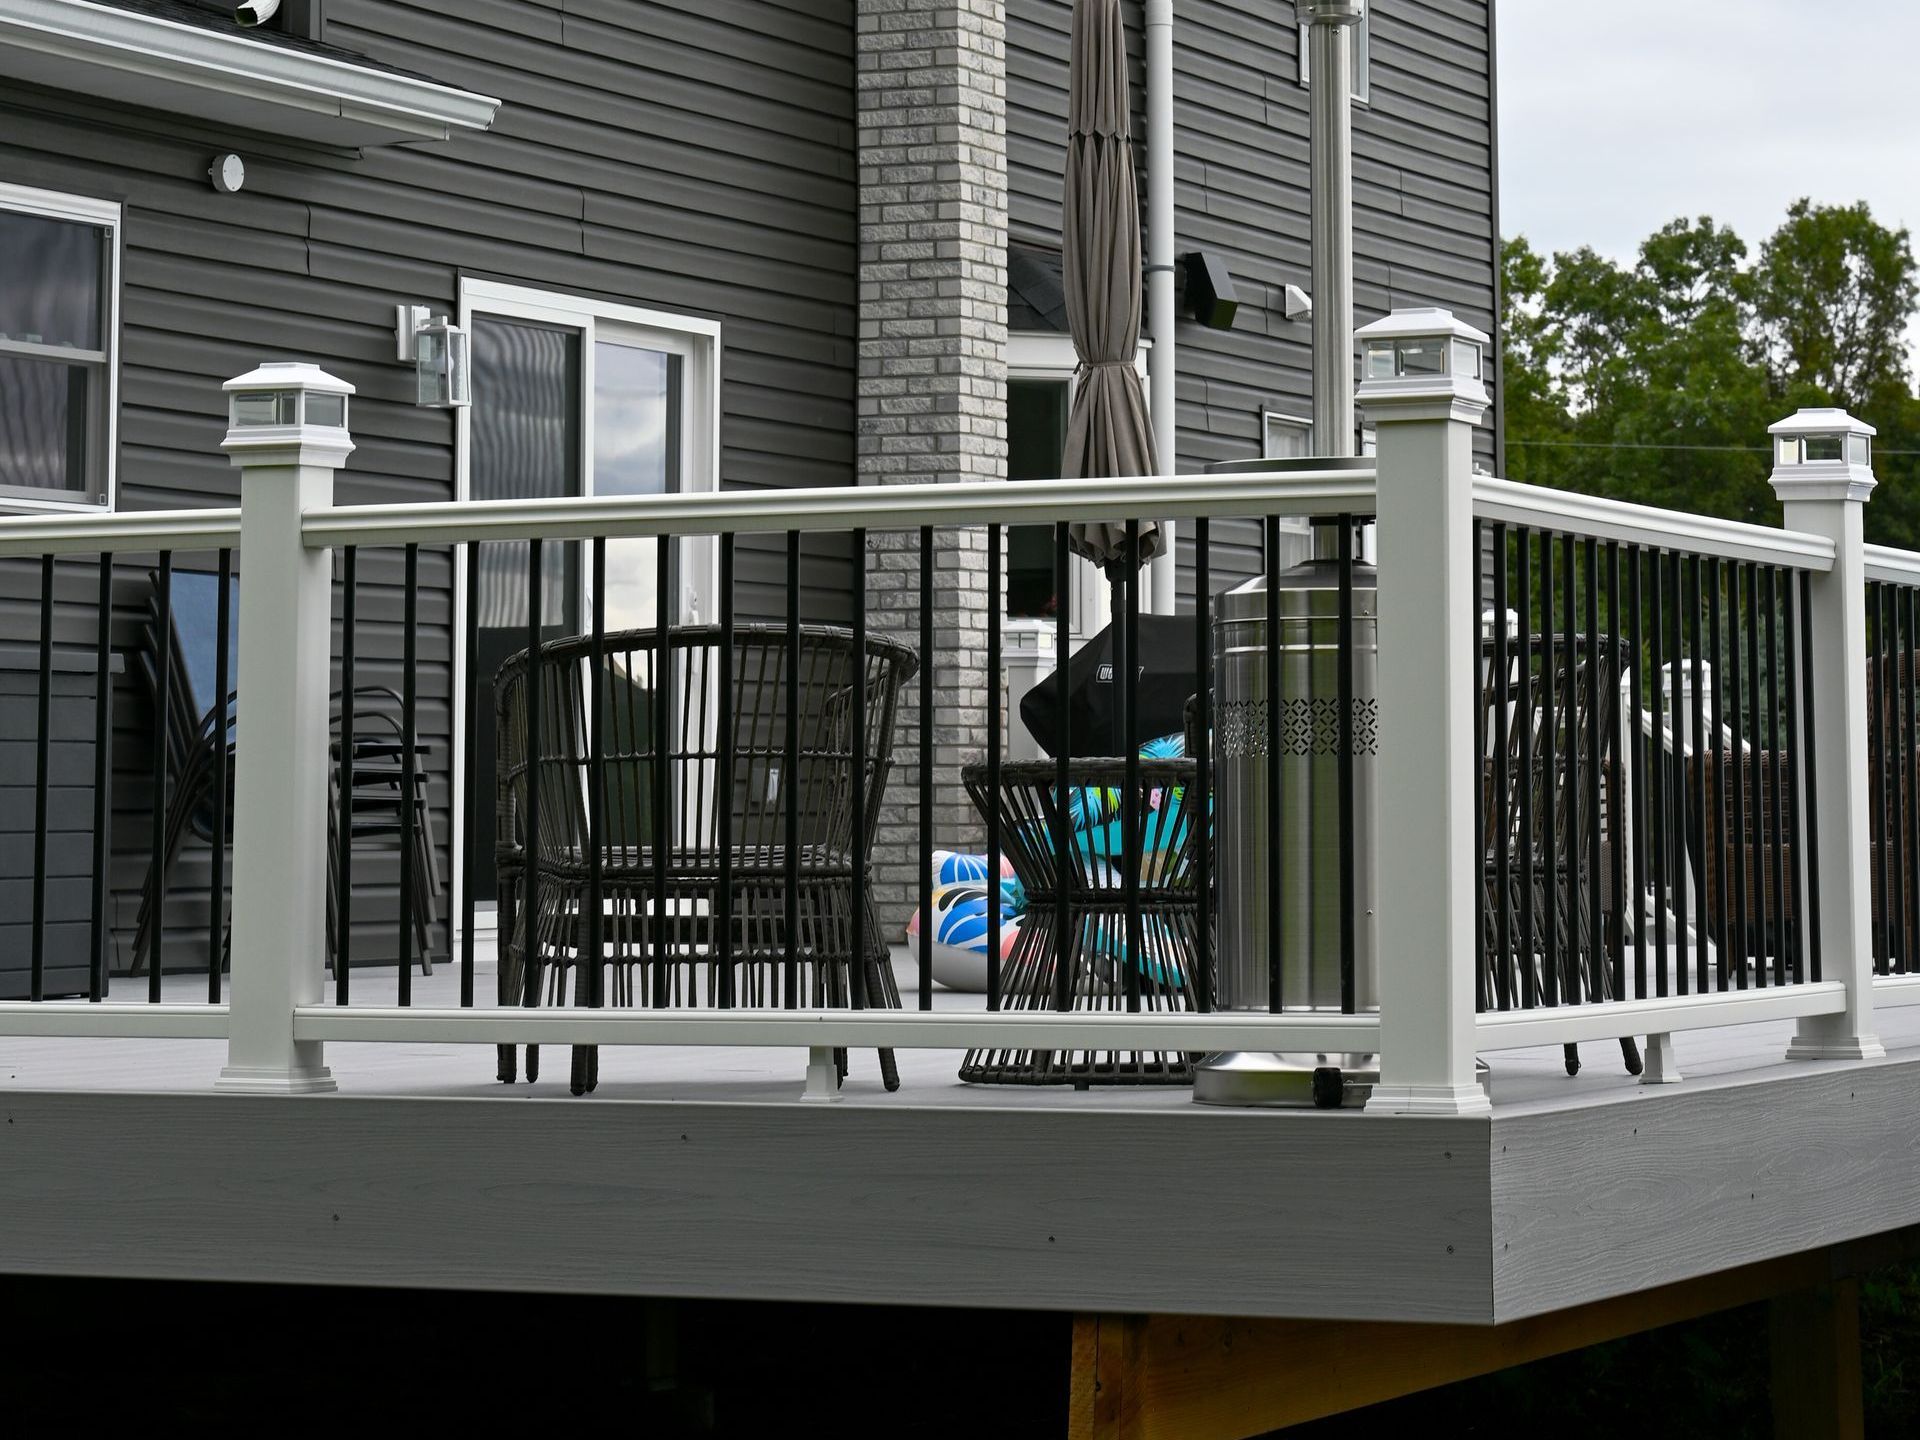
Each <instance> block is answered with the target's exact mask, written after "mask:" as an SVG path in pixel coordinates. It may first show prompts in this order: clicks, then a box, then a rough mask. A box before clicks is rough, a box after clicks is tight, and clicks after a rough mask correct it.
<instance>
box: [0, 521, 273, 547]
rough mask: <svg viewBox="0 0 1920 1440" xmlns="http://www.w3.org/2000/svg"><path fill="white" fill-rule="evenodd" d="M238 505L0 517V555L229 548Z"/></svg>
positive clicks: (236, 529) (236, 532) (236, 539)
mask: <svg viewBox="0 0 1920 1440" xmlns="http://www.w3.org/2000/svg"><path fill="white" fill-rule="evenodd" d="M239 544H240V512H239V511H238V510H141V511H133V512H124V511H123V512H121V513H119V514H111V515H85V514H82V515H12V516H7V517H5V518H0V557H4V556H19V555H29V556H39V555H104V554H118V553H121V552H123V551H128V550H231V549H237V548H238V547H239Z"/></svg>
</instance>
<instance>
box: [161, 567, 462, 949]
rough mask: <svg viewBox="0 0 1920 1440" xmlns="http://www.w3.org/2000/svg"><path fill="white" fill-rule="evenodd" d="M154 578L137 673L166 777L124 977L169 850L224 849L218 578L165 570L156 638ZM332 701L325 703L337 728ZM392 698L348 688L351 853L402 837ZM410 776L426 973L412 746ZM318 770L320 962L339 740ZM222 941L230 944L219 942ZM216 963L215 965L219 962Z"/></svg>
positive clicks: (231, 657)
mask: <svg viewBox="0 0 1920 1440" xmlns="http://www.w3.org/2000/svg"><path fill="white" fill-rule="evenodd" d="M158 583H159V582H158V579H157V577H156V578H155V580H154V588H153V589H152V590H151V592H150V594H149V599H148V604H147V613H146V617H145V621H146V623H145V625H144V626H143V627H142V632H141V638H142V641H143V645H142V647H141V651H140V654H139V669H140V672H141V673H142V674H143V675H144V676H145V677H146V681H147V687H148V693H149V694H150V695H152V696H153V699H154V703H155V704H156V705H164V706H165V707H166V711H167V723H166V739H167V778H168V785H169V795H168V803H167V813H166V819H165V822H164V829H163V834H164V841H163V845H162V849H161V853H160V855H159V856H158V857H157V858H156V859H155V860H153V861H151V862H150V863H149V865H148V870H147V880H146V883H145V885H144V886H143V887H142V895H141V902H140V913H139V917H138V919H137V920H136V922H135V926H134V942H133V965H132V970H133V973H134V974H139V973H140V972H141V971H142V970H143V969H144V968H145V966H146V963H147V957H148V956H149V954H150V953H151V951H152V948H153V943H154V939H155V926H156V922H158V920H159V917H158V916H157V914H156V910H155V905H154V899H155V896H156V894H157V893H158V890H159V887H160V886H161V885H162V884H164V882H165V880H166V877H167V875H168V874H169V873H170V872H171V870H172V868H173V863H174V860H175V858H176V857H177V855H178V853H179V849H180V846H181V844H182V843H183V842H184V841H185V839H186V838H187V836H189V835H192V836H195V837H197V838H198V839H199V840H201V841H202V842H204V843H206V844H209V845H211V844H214V843H216V836H217V837H218V841H217V843H219V844H222V845H230V844H232V843H233V789H232V785H233V775H234V763H233V762H234V742H235V734H236V731H237V729H238V724H239V697H240V692H239V690H238V689H237V688H235V689H232V690H230V691H229V692H228V694H227V696H226V702H225V704H224V705H223V704H222V703H221V702H220V700H219V698H218V697H217V696H216V694H215V690H216V688H217V682H216V676H217V674H218V670H217V664H218V657H219V628H218V627H219V615H220V601H219V579H218V577H217V576H215V575H210V574H200V573H197V572H193V571H176V572H175V573H174V574H173V575H172V576H171V577H170V580H169V586H168V607H167V609H168V615H167V621H168V623H167V626H166V634H165V635H164V636H163V635H162V633H161V623H160V600H159V588H158ZM239 633H240V627H239V586H238V585H237V584H235V585H234V586H233V587H232V592H231V597H230V599H229V608H228V617H227V644H228V652H227V674H228V675H229V676H230V677H236V678H237V676H238V673H239V663H238V662H239V649H238V647H239ZM163 644H164V645H165V646H167V647H168V661H167V665H166V673H167V685H166V691H165V693H164V694H162V693H161V692H160V683H159V673H160V667H159V664H158V657H159V655H160V654H161V646H162V645H163ZM340 699H341V697H340V696H339V695H338V694H335V695H334V696H332V697H331V703H332V706H333V709H334V712H335V725H336V729H337V726H338V713H339V708H340ZM399 706H400V697H399V696H398V695H396V694H394V692H393V691H391V690H389V689H387V688H386V687H384V686H374V685H368V686H360V687H357V688H356V689H355V690H354V701H353V710H354V767H353V794H352V797H351V798H352V803H351V804H350V805H349V806H348V813H349V823H350V824H351V825H352V836H353V845H354V847H355V848H356V849H372V850H376V851H378V850H385V851H388V852H389V853H391V852H394V851H396V850H397V848H398V846H399V843H400V838H401V836H402V834H403V831H404V821H403V811H402V798H401V797H402V795H403V793H404V789H403V785H402V779H403V768H402V767H403V761H404V758H405V740H404V735H403V731H402V728H401V725H400V721H399V718H398V714H397V712H398V710H399ZM222 747H224V748H225V751H226V758H227V777H228V791H227V797H226V805H225V807H224V813H222V814H219V815H216V813H215V807H216V804H217V797H216V796H215V794H214V783H215V779H216V776H217V769H218V766H217V758H218V752H219V750H220V749H221V748H222ZM414 753H415V760H416V763H415V777H414V798H413V803H414V807H415V810H414V847H415V849H414V867H413V875H414V895H413V925H414V936H415V941H416V945H417V951H418V955H419V958H420V968H421V973H423V974H429V975H430V974H432V973H433V966H432V948H431V936H432V931H433V920H434V901H435V899H436V898H437V897H438V896H439V894H440V888H441V886H440V875H439V862H438V859H437V857H436V851H435V847H434V839H433V829H432V812H431V810H430V808H429V806H428V804H427V767H426V765H425V764H424V763H422V762H423V761H424V757H425V755H426V753H427V751H426V747H425V746H424V745H420V744H418V743H416V745H415V747H414ZM328 758H329V765H328V769H327V777H328V795H327V836H328V844H327V959H328V963H329V965H330V966H331V964H332V963H333V959H334V956H335V955H336V954H337V953H338V950H337V937H336V928H337V907H338V895H339V885H340V880H341V877H340V876H339V875H338V874H336V873H335V872H336V869H337V866H338V859H339V847H338V845H337V844H336V843H335V836H337V834H338V833H339V832H338V829H337V826H338V824H339V818H338V816H339V808H340V807H339V803H338V795H337V793H336V791H337V789H338V776H339V758H340V757H339V741H338V740H337V739H336V740H335V742H334V744H333V745H332V746H331V747H330V752H329V757H328ZM228 940H229V942H230V940H231V936H230V935H229V937H228ZM222 958H223V959H224V958H225V956H224V955H223V957H222Z"/></svg>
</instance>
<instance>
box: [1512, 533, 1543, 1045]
mask: <svg viewBox="0 0 1920 1440" xmlns="http://www.w3.org/2000/svg"><path fill="white" fill-rule="evenodd" d="M1514 558H1515V560H1516V561H1517V562H1518V565H1517V569H1518V573H1517V574H1516V575H1515V576H1514V580H1515V588H1514V597H1513V599H1514V604H1515V606H1516V607H1517V608H1518V611H1519V614H1518V616H1517V617H1516V618H1517V621H1518V624H1517V625H1516V627H1515V628H1516V629H1517V631H1518V635H1519V641H1520V657H1519V658H1520V664H1519V666H1518V669H1517V672H1516V674H1515V677H1514V678H1515V680H1516V682H1517V684H1516V686H1515V694H1514V700H1513V715H1514V719H1515V721H1516V722H1517V723H1518V724H1519V726H1520V776H1519V786H1518V788H1519V791H1520V827H1519V833H1518V837H1517V838H1518V840H1519V844H1520V939H1519V941H1518V943H1517V944H1516V945H1515V947H1514V949H1515V953H1516V956H1517V959H1518V961H1519V965H1520V1003H1521V1005H1522V1006H1523V1007H1524V1008H1526V1009H1529V1010H1530V1009H1532V1008H1533V1007H1534V1006H1536V1005H1538V1004H1539V1003H1540V977H1539V974H1538V972H1537V970H1536V967H1535V965H1534V960H1535V957H1536V956H1537V955H1538V953H1539V952H1538V950H1537V949H1536V948H1535V942H1536V940H1537V938H1538V932H1537V931H1536V930H1535V928H1534V913H1533V878H1534V859H1535V856H1534V842H1535V840H1536V838H1537V837H1536V836H1535V835H1534V831H1533V782H1534V769H1533V740H1534V720H1533V666H1534V659H1535V657H1536V656H1537V655H1538V654H1539V653H1540V650H1539V647H1538V646H1537V645H1535V644H1534V636H1533V532H1532V531H1531V530H1529V529H1528V528H1527V527H1526V526H1524V525H1522V526H1520V527H1519V529H1518V530H1517V531H1516V532H1515V547H1514Z"/></svg>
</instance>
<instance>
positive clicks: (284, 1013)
mask: <svg viewBox="0 0 1920 1440" xmlns="http://www.w3.org/2000/svg"><path fill="white" fill-rule="evenodd" d="M226 390H227V394H228V396H229V403H230V406H231V410H230V417H229V418H230V425H229V428H228V430H227V438H226V441H225V443H224V444H223V445H222V447H221V448H222V449H224V450H225V451H226V452H227V454H228V455H229V456H231V457H232V459H233V463H234V464H235V465H236V466H238V467H239V470H240V573H241V595H242V597H243V599H244V602H245V603H244V605H243V607H242V612H241V621H240V673H239V676H238V677H237V679H236V684H235V689H236V691H237V693H239V694H241V695H244V696H245V697H246V700H245V705H244V707H243V708H242V709H241V710H240V711H239V715H238V719H237V722H236V726H237V728H236V732H235V742H236V752H235V757H234V758H235V772H234V792H233V796H234V798H233V812H234V818H233V922H232V923H233V982H232V989H231V1006H230V1009H229V1012H228V1030H227V1064H226V1068H225V1069H223V1070H222V1071H221V1072H220V1080H219V1088H220V1089H222V1090H239V1091H250V1092H255V1093H261V1094H275V1095H287V1094H306V1093H312V1092H316V1091H322V1090H331V1089H333V1088H334V1083H333V1076H332V1074H331V1073H330V1072H329V1071H328V1069H327V1067H326V1063H325V1057H324V1055H323V1054H322V1047H321V1045H320V1043H319V1042H318V1041H295V1040H294V1038H293V1009H294V1006H296V1005H308V1004H313V1003H315V1002H317V1001H318V1000H319V999H320V996H321V985H322V980H323V975H324V972H325V967H326V932H327V917H326V886H327V856H326V836H327V749H328V745H329V743H330V740H331V735H332V730H331V721H330V719H329V716H328V699H327V695H328V687H329V685H330V683H331V671H330V664H331V651H332V619H331V617H332V610H333V600H332V572H331V552H330V551H327V550H324V549H309V548H308V547H307V545H306V542H305V538H304V537H303V535H302V534H301V516H302V515H303V514H304V513H305V512H306V511H308V510H311V509H315V508H318V507H321V506H325V505H330V504H332V503H333V474H334V471H336V470H338V469H339V468H340V467H341V466H342V465H344V464H345V463H346V460H347V456H348V455H350V454H352V453H353V441H352V439H351V437H350V436H349V434H348V432H347V397H348V396H349V395H350V394H352V393H353V387H352V386H351V385H348V384H347V383H346V382H344V381H342V380H336V379H335V378H334V377H333V376H331V375H328V374H327V373H326V372H324V371H322V370H319V369H316V368H315V367H314V366H312V365H303V364H271V365H263V366H261V367H260V368H259V369H258V370H255V371H253V372H252V373H251V374H248V375H243V376H241V377H239V378H238V379H235V380H229V381H228V382H227V385H226Z"/></svg>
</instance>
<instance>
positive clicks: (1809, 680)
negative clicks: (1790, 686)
mask: <svg viewBox="0 0 1920 1440" xmlns="http://www.w3.org/2000/svg"><path fill="white" fill-rule="evenodd" d="M1800 694H1801V696H1802V699H1803V703H1802V705H1801V727H1800V728H1801V729H1802V731H1804V732H1805V741H1806V753H1807V755H1808V756H1813V755H1816V754H1818V753H1819V751H1818V750H1817V749H1816V748H1815V742H1814V735H1813V724H1814V712H1815V711H1816V710H1817V709H1818V708H1819V702H1818V700H1817V699H1816V698H1815V696H1814V689H1813V577H1812V575H1811V574H1810V573H1809V572H1807V571H1805V570H1802V571H1801V572H1800ZM1815 768H1816V767H1815V765H1814V763H1813V761H1812V760H1811V759H1809V760H1808V761H1807V764H1806V770H1805V780H1804V782H1803V788H1804V789H1805V791H1806V805H1805V808H1804V809H1802V810H1801V812H1800V816H1801V819H1800V826H1801V829H1802V831H1803V832H1804V833H1805V835H1806V837H1807V839H1806V843H1807V895H1806V905H1805V907H1804V908H1805V910H1806V916H1807V971H1808V974H1809V975H1810V976H1811V977H1812V978H1813V979H1814V980H1816V981H1818V980H1819V979H1820V827H1819V815H1820V807H1819V805H1818V803H1817V802H1818V792H1817V788H1816V787H1815V785H1814V772H1815Z"/></svg>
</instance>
